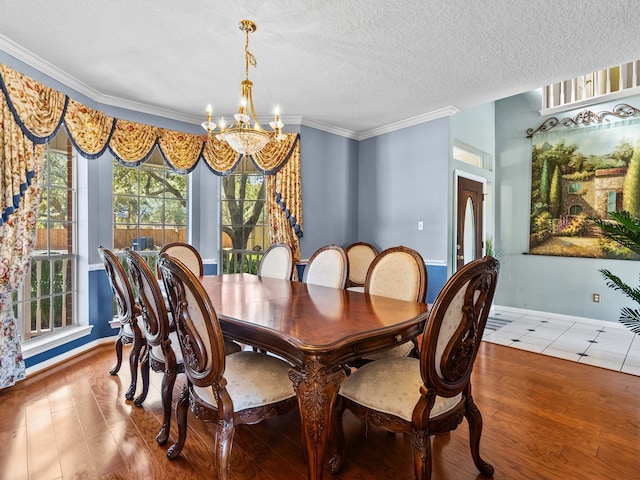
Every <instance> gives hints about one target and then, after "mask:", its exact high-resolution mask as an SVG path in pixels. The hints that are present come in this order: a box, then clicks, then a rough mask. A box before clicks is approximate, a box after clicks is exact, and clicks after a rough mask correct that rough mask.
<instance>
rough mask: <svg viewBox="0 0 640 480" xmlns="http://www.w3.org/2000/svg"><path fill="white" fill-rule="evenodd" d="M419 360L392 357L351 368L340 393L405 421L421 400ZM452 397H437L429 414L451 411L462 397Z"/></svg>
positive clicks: (409, 417) (432, 415)
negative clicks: (351, 371)
mask: <svg viewBox="0 0 640 480" xmlns="http://www.w3.org/2000/svg"><path fill="white" fill-rule="evenodd" d="M421 386H422V377H421V376H420V360H418V359H417V358H400V357H391V358H383V359H381V360H377V361H375V362H371V363H367V364H366V365H363V366H362V367H360V368H359V369H357V370H356V371H354V372H353V373H352V374H351V375H350V376H349V377H348V378H347V379H346V380H345V381H344V382H342V385H340V395H342V396H343V397H346V398H348V399H350V400H352V401H354V402H357V403H359V404H361V405H363V406H365V407H367V408H370V409H372V410H376V411H378V412H382V413H388V414H389V415H395V416H396V417H400V418H402V419H404V420H406V421H407V422H410V421H411V415H412V414H413V409H414V408H415V406H416V404H417V403H418V400H420V387H421ZM461 398H462V394H461V393H459V394H458V395H456V396H455V397H451V398H446V397H436V402H435V404H434V406H433V408H432V409H431V412H430V415H431V417H435V416H438V415H440V414H442V413H444V412H447V411H449V410H451V409H452V408H453V407H455V406H456V405H457V404H458V403H459V402H460V400H461Z"/></svg>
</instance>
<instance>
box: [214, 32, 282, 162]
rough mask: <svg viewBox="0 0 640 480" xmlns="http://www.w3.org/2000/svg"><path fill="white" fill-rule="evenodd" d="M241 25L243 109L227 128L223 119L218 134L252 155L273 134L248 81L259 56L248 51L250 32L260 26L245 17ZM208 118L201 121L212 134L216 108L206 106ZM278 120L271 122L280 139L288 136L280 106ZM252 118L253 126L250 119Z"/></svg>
mask: <svg viewBox="0 0 640 480" xmlns="http://www.w3.org/2000/svg"><path fill="white" fill-rule="evenodd" d="M238 28H240V30H242V31H243V32H244V33H245V46H244V53H245V79H244V80H243V81H242V100H241V101H240V109H239V110H238V113H236V114H235V115H234V116H233V117H234V121H233V123H232V124H231V125H229V126H228V127H227V126H226V125H225V121H224V118H221V119H220V130H219V132H218V133H216V134H215V136H216V138H217V139H218V140H220V141H223V142H227V143H228V144H229V146H230V147H231V148H233V149H234V150H235V151H236V152H238V153H241V154H242V155H253V154H254V153H257V152H259V151H260V150H262V149H263V148H264V147H265V145H266V144H267V143H269V141H270V140H271V136H272V134H271V133H269V132H267V131H266V130H264V129H263V128H262V127H261V126H260V123H259V122H258V119H257V117H256V112H255V109H254V107H253V94H252V88H253V83H252V82H250V81H249V65H251V66H253V67H255V66H256V57H254V56H253V54H252V53H251V52H250V51H249V34H250V33H253V32H255V31H256V29H257V28H258V27H257V25H256V24H255V23H254V22H252V21H251V20H242V21H240V24H239V25H238ZM206 112H207V121H206V122H202V128H204V129H205V130H206V131H207V133H208V134H209V136H211V135H212V134H214V133H215V129H216V127H217V125H216V124H215V123H213V122H212V121H211V115H212V114H213V108H212V107H211V105H207V109H206ZM274 114H275V120H274V121H273V122H270V123H269V125H270V126H271V128H272V129H273V139H274V140H276V141H278V142H279V141H281V140H284V139H285V138H286V135H285V134H283V133H282V127H283V126H284V124H283V123H282V121H281V120H280V111H279V108H278V107H276V109H275V112H274ZM252 119H253V125H252V124H251V121H252Z"/></svg>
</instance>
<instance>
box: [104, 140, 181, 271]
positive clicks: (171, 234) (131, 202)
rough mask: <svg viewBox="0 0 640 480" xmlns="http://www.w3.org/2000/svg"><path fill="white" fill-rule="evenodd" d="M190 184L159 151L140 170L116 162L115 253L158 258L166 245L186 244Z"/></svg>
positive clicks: (114, 183)
mask: <svg viewBox="0 0 640 480" xmlns="http://www.w3.org/2000/svg"><path fill="white" fill-rule="evenodd" d="M187 182H188V177H187V175H185V174H181V173H177V172H174V171H173V170H171V169H170V168H169V167H167V165H166V164H165V163H164V160H163V159H162V156H161V155H160V154H159V152H157V151H154V153H153V154H152V155H151V157H150V158H149V160H147V161H146V162H145V163H143V164H141V165H139V166H138V167H127V166H125V165H122V164H120V163H119V162H117V161H114V166H113V248H114V250H116V251H117V250H123V249H124V248H126V247H131V248H133V249H135V250H138V251H140V252H143V256H148V257H149V258H151V257H154V258H155V253H157V251H158V250H159V249H160V248H161V247H162V246H163V245H165V244H167V243H170V242H176V241H181V242H186V239H187V204H188V196H187V191H188V190H187V187H188V183H187ZM144 252H153V255H144ZM152 263H153V262H152Z"/></svg>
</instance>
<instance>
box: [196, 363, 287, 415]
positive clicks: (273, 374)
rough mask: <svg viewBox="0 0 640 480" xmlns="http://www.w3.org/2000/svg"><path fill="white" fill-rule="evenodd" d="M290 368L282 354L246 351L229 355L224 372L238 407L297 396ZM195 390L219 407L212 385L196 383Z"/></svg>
mask: <svg viewBox="0 0 640 480" xmlns="http://www.w3.org/2000/svg"><path fill="white" fill-rule="evenodd" d="M289 368H290V367H289V365H288V364H287V363H285V362H284V361H282V360H280V359H279V358H276V357H272V356H271V355H267V354H263V353H256V352H249V351H246V352H239V353H234V354H232V355H228V356H227V358H226V364H225V369H224V371H225V374H224V376H225V378H226V379H227V391H228V392H229V396H230V397H231V398H232V399H233V408H234V410H235V411H241V410H246V409H248V408H256V407H262V406H264V405H268V404H270V403H275V402H281V401H283V400H287V399H289V398H292V397H293V396H295V393H294V391H293V387H292V384H291V380H289ZM193 391H194V392H195V393H196V394H197V395H198V397H200V399H201V400H204V401H205V402H207V403H208V404H209V405H211V407H212V408H217V405H218V404H217V402H216V399H215V397H214V395H213V389H212V388H211V387H198V386H194V387H193Z"/></svg>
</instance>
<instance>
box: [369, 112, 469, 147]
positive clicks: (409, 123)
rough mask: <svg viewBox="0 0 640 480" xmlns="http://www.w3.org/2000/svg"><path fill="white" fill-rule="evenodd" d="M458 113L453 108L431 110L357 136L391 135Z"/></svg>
mask: <svg viewBox="0 0 640 480" xmlns="http://www.w3.org/2000/svg"><path fill="white" fill-rule="evenodd" d="M459 111H460V109H459V108H457V107H454V106H450V107H445V108H441V109H439V110H433V111H432V112H428V113H423V114H422V115H418V116H416V117H411V118H407V119H405V120H400V121H399V122H394V123H390V124H389V125H384V126H382V127H378V128H374V129H371V130H367V131H366V132H362V133H360V134H359V135H358V140H366V139H367V138H371V137H377V136H378V135H383V134H385V133H391V132H395V131H396V130H401V129H403V128H407V127H413V126H414V125H419V124H421V123H426V122H430V121H432V120H437V119H438V118H443V117H450V116H452V115H455V114H456V113H458V112H459Z"/></svg>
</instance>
